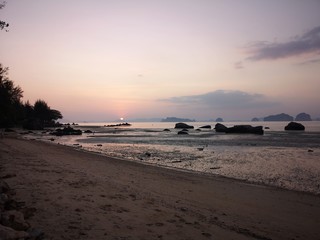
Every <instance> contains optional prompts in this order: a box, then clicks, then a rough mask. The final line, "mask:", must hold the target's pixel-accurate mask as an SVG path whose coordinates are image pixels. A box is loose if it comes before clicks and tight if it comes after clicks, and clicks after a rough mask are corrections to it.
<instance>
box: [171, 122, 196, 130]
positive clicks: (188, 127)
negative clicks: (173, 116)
mask: <svg viewBox="0 0 320 240" xmlns="http://www.w3.org/2000/svg"><path fill="white" fill-rule="evenodd" d="M174 128H176V129H193V128H194V127H193V126H191V125H188V124H186V123H181V122H180V123H176V125H175V127H174Z"/></svg>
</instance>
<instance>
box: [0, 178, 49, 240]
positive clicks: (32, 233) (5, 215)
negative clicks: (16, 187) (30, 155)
mask: <svg viewBox="0 0 320 240" xmlns="http://www.w3.org/2000/svg"><path fill="white" fill-rule="evenodd" d="M10 177H15V175H6V176H2V177H1V178H0V239H1V240H18V239H19V240H41V239H43V237H44V233H43V232H42V231H41V230H39V229H36V228H31V227H30V224H29V223H28V222H27V220H26V219H27V218H29V217H31V216H33V213H34V212H35V211H36V209H34V208H27V207H25V205H24V203H23V202H17V201H15V200H14V199H13V196H14V191H13V190H12V189H10V187H9V185H8V184H7V183H6V182H5V181H4V180H3V179H4V178H10Z"/></svg>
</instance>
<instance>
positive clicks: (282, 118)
mask: <svg viewBox="0 0 320 240" xmlns="http://www.w3.org/2000/svg"><path fill="white" fill-rule="evenodd" d="M257 120H258V119H257V118H253V119H252V121H257ZM263 120H264V121H266V122H269V121H293V120H295V121H312V119H311V116H310V115H309V114H307V113H299V114H298V115H297V116H296V117H295V118H294V117H292V116H290V115H288V114H286V113H280V114H276V115H270V116H267V117H265V118H263Z"/></svg>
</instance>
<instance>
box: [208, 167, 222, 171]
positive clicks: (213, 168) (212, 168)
mask: <svg viewBox="0 0 320 240" xmlns="http://www.w3.org/2000/svg"><path fill="white" fill-rule="evenodd" d="M220 168H221V167H211V168H210V169H211V170H217V169H220Z"/></svg>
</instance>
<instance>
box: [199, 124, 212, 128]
mask: <svg viewBox="0 0 320 240" xmlns="http://www.w3.org/2000/svg"><path fill="white" fill-rule="evenodd" d="M200 128H206V129H211V125H204V126H202V127H200Z"/></svg>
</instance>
